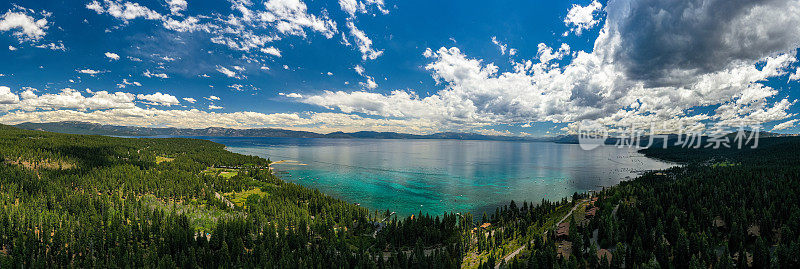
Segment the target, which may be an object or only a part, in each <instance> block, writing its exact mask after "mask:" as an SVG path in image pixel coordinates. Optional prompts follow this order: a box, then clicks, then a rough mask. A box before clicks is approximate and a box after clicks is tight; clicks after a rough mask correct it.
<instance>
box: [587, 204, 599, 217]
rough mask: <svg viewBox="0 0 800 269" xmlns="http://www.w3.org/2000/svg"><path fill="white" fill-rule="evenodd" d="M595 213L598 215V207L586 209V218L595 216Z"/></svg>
mask: <svg viewBox="0 0 800 269" xmlns="http://www.w3.org/2000/svg"><path fill="white" fill-rule="evenodd" d="M595 215H597V207H595V206H593V207H592V208H589V209H588V210H586V218H593V217H594V216H595Z"/></svg>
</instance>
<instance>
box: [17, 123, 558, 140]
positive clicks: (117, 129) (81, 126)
mask: <svg viewBox="0 0 800 269" xmlns="http://www.w3.org/2000/svg"><path fill="white" fill-rule="evenodd" d="M14 126H15V127H17V128H21V129H26V130H38V131H48V132H56V133H67V134H86V135H110V136H214V137H290V138H364V139H456V140H496V141H552V139H549V138H529V137H517V136H494V135H482V134H475V133H455V132H443V133H435V134H430V135H415V134H405V133H396V132H373V131H361V132H354V133H345V132H333V133H329V134H321V133H314V132H307V131H292V130H286V129H278V128H254V129H232V128H220V127H209V128H203V129H189V128H152V127H135V126H117V125H104V124H96V123H88V122H77V121H62V122H48V123H30V122H26V123H20V124H17V125H14Z"/></svg>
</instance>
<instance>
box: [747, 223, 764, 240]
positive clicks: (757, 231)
mask: <svg viewBox="0 0 800 269" xmlns="http://www.w3.org/2000/svg"><path fill="white" fill-rule="evenodd" d="M747 235H748V236H755V237H759V236H761V227H759V226H758V225H755V224H753V225H750V227H748V228H747Z"/></svg>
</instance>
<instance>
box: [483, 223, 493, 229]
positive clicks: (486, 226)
mask: <svg viewBox="0 0 800 269" xmlns="http://www.w3.org/2000/svg"><path fill="white" fill-rule="evenodd" d="M490 226H492V224H491V223H488V222H487V223H484V224H481V229H486V228H489V227H490Z"/></svg>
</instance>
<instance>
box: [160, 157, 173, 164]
mask: <svg viewBox="0 0 800 269" xmlns="http://www.w3.org/2000/svg"><path fill="white" fill-rule="evenodd" d="M173 160H175V158H169V157H164V156H156V163H163V162H171V161H173Z"/></svg>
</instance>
